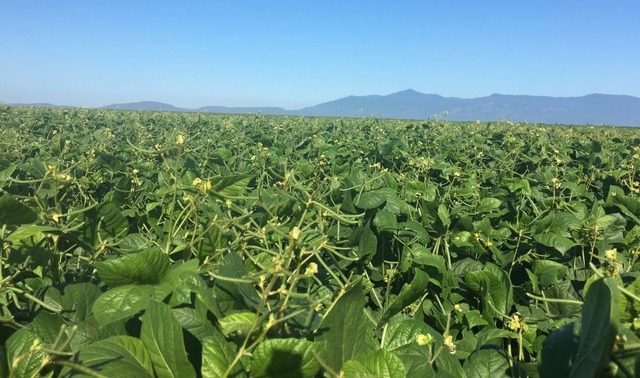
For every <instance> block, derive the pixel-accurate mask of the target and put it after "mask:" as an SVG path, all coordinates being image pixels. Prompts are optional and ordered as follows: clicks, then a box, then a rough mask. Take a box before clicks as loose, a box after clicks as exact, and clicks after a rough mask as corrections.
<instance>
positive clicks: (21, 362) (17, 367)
mask: <svg viewBox="0 0 640 378" xmlns="http://www.w3.org/2000/svg"><path fill="white" fill-rule="evenodd" d="M41 343H42V340H41V339H40V338H39V337H38V336H36V334H35V333H33V332H31V331H29V330H28V329H27V328H23V329H20V330H18V331H17V332H15V333H14V334H13V335H11V336H10V337H9V338H8V339H7V341H6V348H7V360H8V365H9V367H10V369H11V375H12V376H14V377H33V376H36V373H37V372H38V371H39V369H40V364H42V361H44V358H45V357H46V353H45V352H44V351H43V350H33V351H32V350H31V348H32V347H33V346H35V345H39V344H41Z"/></svg>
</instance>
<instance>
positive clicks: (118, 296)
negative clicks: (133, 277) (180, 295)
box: [92, 285, 171, 327]
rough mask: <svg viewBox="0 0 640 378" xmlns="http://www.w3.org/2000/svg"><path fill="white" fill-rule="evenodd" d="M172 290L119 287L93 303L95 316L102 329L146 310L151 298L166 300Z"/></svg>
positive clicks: (139, 286)
mask: <svg viewBox="0 0 640 378" xmlns="http://www.w3.org/2000/svg"><path fill="white" fill-rule="evenodd" d="M169 293H171V288H163V287H160V286H151V285H125V286H118V287H116V288H113V289H111V290H108V291H107V292H105V293H104V294H102V295H101V296H100V297H98V299H96V301H95V302H94V303H93V307H92V309H93V314H94V316H95V317H96V320H97V321H98V324H99V325H100V327H104V326H106V325H107V324H109V323H112V322H115V321H118V320H120V319H126V318H129V317H131V316H133V315H135V314H137V313H138V312H140V311H142V310H144V309H145V308H146V307H147V303H149V298H152V297H153V298H155V299H158V300H162V299H164V298H165V297H166V296H167V295H169Z"/></svg>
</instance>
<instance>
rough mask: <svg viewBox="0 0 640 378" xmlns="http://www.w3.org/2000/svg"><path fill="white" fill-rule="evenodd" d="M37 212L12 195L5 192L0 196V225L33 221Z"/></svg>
mask: <svg viewBox="0 0 640 378" xmlns="http://www.w3.org/2000/svg"><path fill="white" fill-rule="evenodd" d="M36 220H38V214H36V212H35V211H33V210H31V208H30V207H29V206H27V205H25V204H23V203H22V202H20V201H18V200H17V199H16V198H15V197H14V196H12V195H11V194H9V193H5V194H3V195H2V196H1V197H0V225H18V224H27V223H33V222H35V221H36Z"/></svg>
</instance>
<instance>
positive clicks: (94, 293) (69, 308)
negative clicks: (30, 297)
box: [44, 282, 102, 322]
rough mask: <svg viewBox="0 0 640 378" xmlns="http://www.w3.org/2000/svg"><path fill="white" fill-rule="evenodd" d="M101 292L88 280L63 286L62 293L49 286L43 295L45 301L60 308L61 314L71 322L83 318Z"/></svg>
mask: <svg viewBox="0 0 640 378" xmlns="http://www.w3.org/2000/svg"><path fill="white" fill-rule="evenodd" d="M101 294H102V292H101V291H100V289H99V288H98V287H97V286H96V285H94V284H92V283H89V282H82V283H77V284H69V285H66V286H64V293H63V294H61V293H60V292H59V291H58V289H56V288H54V287H50V288H49V289H48V290H47V292H46V294H45V297H44V301H45V303H47V304H48V305H50V306H55V307H58V308H60V310H61V311H62V316H64V317H65V318H66V319H67V320H69V321H72V322H78V321H82V320H85V319H86V318H87V316H89V315H90V314H91V313H92V311H91V306H93V303H95V301H96V299H97V298H98V297H99V296H100V295H101Z"/></svg>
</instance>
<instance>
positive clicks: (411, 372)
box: [393, 343, 436, 378]
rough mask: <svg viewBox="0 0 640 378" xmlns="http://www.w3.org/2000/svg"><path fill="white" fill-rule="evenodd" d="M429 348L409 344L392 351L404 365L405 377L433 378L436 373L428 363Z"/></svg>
mask: <svg viewBox="0 0 640 378" xmlns="http://www.w3.org/2000/svg"><path fill="white" fill-rule="evenodd" d="M430 353H431V352H430V350H429V347H425V346H424V345H418V344H417V343H411V344H406V345H403V346H401V347H399V348H397V349H394V350H393V354H395V355H396V356H397V357H398V358H399V359H400V361H402V364H403V365H404V370H405V371H404V372H405V376H407V377H420V378H435V375H436V372H435V371H434V370H433V366H431V364H430V363H429V360H430V358H431V356H430Z"/></svg>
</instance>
